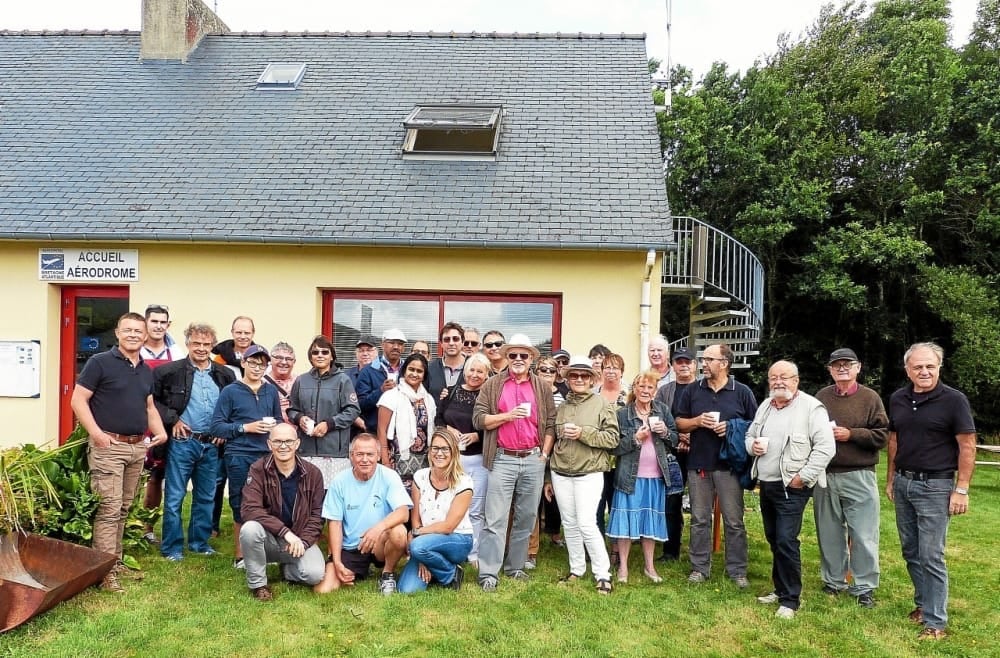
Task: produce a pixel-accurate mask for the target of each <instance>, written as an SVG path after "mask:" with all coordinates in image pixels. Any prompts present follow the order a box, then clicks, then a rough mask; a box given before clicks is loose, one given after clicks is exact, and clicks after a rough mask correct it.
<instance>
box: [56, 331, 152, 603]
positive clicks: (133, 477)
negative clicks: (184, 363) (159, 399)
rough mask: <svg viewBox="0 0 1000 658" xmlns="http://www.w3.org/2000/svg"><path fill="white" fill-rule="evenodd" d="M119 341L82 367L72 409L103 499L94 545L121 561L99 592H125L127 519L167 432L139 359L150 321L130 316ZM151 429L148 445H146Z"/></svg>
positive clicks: (92, 479) (118, 333) (148, 373)
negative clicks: (152, 452) (147, 463)
mask: <svg viewBox="0 0 1000 658" xmlns="http://www.w3.org/2000/svg"><path fill="white" fill-rule="evenodd" d="M115 336H116V337H117V338H118V346H117V347H112V348H111V349H110V350H108V351H107V352H104V353H102V354H98V355H96V356H94V357H92V358H91V359H90V360H89V361H87V364H86V365H85V366H84V367H83V372H81V373H80V378H79V379H77V383H76V388H74V389H73V397H72V400H71V401H70V406H71V407H72V408H73V413H75V414H76V417H77V418H78V419H79V421H80V424H81V425H83V427H84V429H86V430H87V434H88V435H89V437H90V441H89V449H88V453H87V460H88V463H89V465H90V482H91V487H92V488H93V490H94V492H95V493H97V494H98V495H100V497H101V500H100V503H99V504H98V507H97V514H96V515H95V516H94V541H93V546H94V548H96V549H97V550H99V551H103V552H105V553H111V554H112V555H116V556H118V559H119V561H118V564H117V565H115V568H114V569H112V570H111V571H110V572H109V573H108V575H107V576H106V577H105V578H104V580H103V581H102V583H101V588H102V589H104V590H107V591H111V592H121V591H124V590H123V589H122V586H121V585H120V584H119V582H118V574H119V573H120V572H122V570H123V569H125V566H124V565H123V564H122V562H121V556H122V535H123V533H124V531H125V519H126V518H127V517H128V512H129V508H130V507H131V506H132V500H133V499H134V498H135V490H136V487H137V486H138V484H139V475H140V474H141V473H142V463H143V461H144V459H145V457H146V449H147V448H149V447H150V446H154V445H159V444H161V443H164V442H165V441H166V440H167V433H166V431H165V430H164V429H163V422H162V421H161V420H160V414H159V413H158V412H157V411H156V406H155V405H154V404H153V371H152V370H150V368H149V366H147V365H146V363H145V362H144V361H143V360H142V357H141V356H139V350H140V349H141V348H142V345H143V343H144V342H145V340H146V319H145V318H144V317H143V316H141V315H139V314H138V313H126V314H125V315H123V316H121V317H120V318H118V326H117V327H116V328H115ZM147 428H148V429H149V432H150V435H151V437H150V439H149V443H146V442H144V440H143V439H144V437H143V435H144V434H145V432H146V430H147Z"/></svg>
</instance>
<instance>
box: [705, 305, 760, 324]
mask: <svg viewBox="0 0 1000 658" xmlns="http://www.w3.org/2000/svg"><path fill="white" fill-rule="evenodd" d="M749 316H750V311H738V310H736V309H734V308H728V309H724V310H721V311H709V312H708V313H694V312H692V313H691V321H692V322H709V321H711V320H726V319H730V318H732V319H735V318H746V317H749Z"/></svg>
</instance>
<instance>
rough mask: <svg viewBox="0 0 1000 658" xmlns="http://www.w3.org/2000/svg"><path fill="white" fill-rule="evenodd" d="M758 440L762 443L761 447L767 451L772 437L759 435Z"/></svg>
mask: <svg viewBox="0 0 1000 658" xmlns="http://www.w3.org/2000/svg"><path fill="white" fill-rule="evenodd" d="M757 441H758V442H759V443H760V447H761V448H763V449H764V452H767V446H768V445H769V444H770V443H771V437H768V436H758V437H757Z"/></svg>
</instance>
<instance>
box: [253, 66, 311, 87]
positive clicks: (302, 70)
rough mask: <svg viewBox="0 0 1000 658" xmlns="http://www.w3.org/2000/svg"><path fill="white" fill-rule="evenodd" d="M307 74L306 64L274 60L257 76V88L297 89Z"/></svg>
mask: <svg viewBox="0 0 1000 658" xmlns="http://www.w3.org/2000/svg"><path fill="white" fill-rule="evenodd" d="M305 74H306V65H305V64H302V63H281V62H272V63H271V64H268V65H267V67H265V69H264V72H263V73H261V74H260V77H259V78H257V89H267V90H276V91H284V90H290V89H297V88H298V86H299V83H300V82H302V77H303V76H304V75H305Z"/></svg>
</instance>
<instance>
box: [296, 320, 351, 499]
mask: <svg viewBox="0 0 1000 658" xmlns="http://www.w3.org/2000/svg"><path fill="white" fill-rule="evenodd" d="M306 353H307V354H308V355H309V363H310V364H312V368H311V369H310V370H309V372H307V373H304V374H302V375H299V377H298V378H296V380H295V383H294V384H292V392H291V393H290V394H289V396H288V421H289V422H290V423H292V424H293V425H295V426H296V427H298V431H299V440H300V442H299V455H300V456H301V457H302V458H303V459H305V460H306V461H308V462H310V463H311V464H313V465H315V466H316V467H317V468H318V469H319V470H320V472H321V473H322V474H323V486H324V487H326V488H329V487H330V482H331V481H333V478H334V476H335V475H337V473H340V472H341V471H343V470H344V469H347V468H349V467H350V465H351V461H350V459H349V454H348V453H349V450H350V444H351V424H352V423H354V419H355V418H357V417H358V414H360V413H361V407H359V406H358V396H357V395H355V393H354V385H353V384H352V383H351V378H350V377H349V376H348V375H347V373H346V372H344V371H343V370H341V369H340V368H339V367H338V366H337V364H336V363H335V361H336V358H337V353H336V352H335V351H334V349H333V343H331V342H330V339H328V338H327V337H326V336H316V337H315V338H313V341H312V343H310V345H309V349H308V351H307V352H306Z"/></svg>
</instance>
